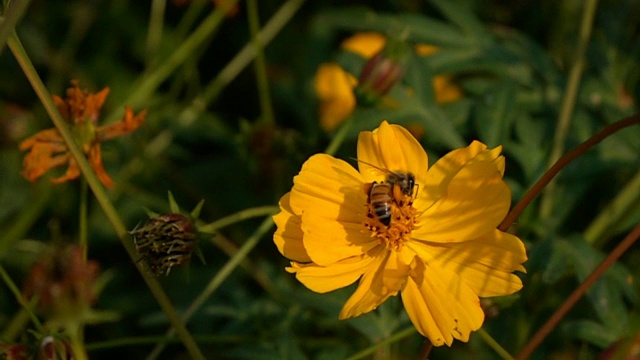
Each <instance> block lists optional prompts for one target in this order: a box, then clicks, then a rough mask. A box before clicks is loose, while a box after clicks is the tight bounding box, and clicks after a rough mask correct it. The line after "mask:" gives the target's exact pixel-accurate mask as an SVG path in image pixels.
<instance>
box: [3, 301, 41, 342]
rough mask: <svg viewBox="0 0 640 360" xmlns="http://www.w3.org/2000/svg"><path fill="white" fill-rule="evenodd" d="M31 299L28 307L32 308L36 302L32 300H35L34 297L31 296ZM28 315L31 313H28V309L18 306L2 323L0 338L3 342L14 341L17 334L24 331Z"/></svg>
mask: <svg viewBox="0 0 640 360" xmlns="http://www.w3.org/2000/svg"><path fill="white" fill-rule="evenodd" d="M31 300H32V301H31V303H30V304H29V308H32V307H33V306H34V305H35V304H36V302H35V301H33V300H36V299H35V298H32V299H31ZM30 317H31V314H29V311H27V310H26V309H25V308H20V311H18V312H17V313H15V314H14V315H13V317H12V318H11V320H9V321H7V322H6V324H4V329H3V330H2V333H1V334H0V339H2V341H4V342H5V343H11V342H14V341H15V339H16V338H17V337H18V336H19V335H21V334H24V333H25V327H26V326H27V323H28V322H29V319H30Z"/></svg>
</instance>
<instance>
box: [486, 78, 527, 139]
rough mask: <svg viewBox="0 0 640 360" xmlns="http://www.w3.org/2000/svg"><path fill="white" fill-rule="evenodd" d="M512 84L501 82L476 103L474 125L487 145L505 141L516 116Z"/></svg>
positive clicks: (514, 92)
mask: <svg viewBox="0 0 640 360" xmlns="http://www.w3.org/2000/svg"><path fill="white" fill-rule="evenodd" d="M516 91H517V88H516V86H514V84H512V83H509V82H503V83H502V84H501V86H499V87H498V88H496V89H494V90H493V91H492V92H491V93H488V94H486V95H485V96H484V98H483V99H482V101H481V102H480V103H479V104H478V110H477V112H476V116H475V125H476V129H477V131H478V134H479V136H480V140H482V141H483V142H484V143H485V144H487V145H488V146H489V147H496V146H498V145H502V144H505V143H507V141H508V138H509V135H510V133H511V127H512V126H513V123H514V121H515V120H516V118H517V117H518V115H519V113H518V110H517V108H516V102H515V97H516V96H515V94H516Z"/></svg>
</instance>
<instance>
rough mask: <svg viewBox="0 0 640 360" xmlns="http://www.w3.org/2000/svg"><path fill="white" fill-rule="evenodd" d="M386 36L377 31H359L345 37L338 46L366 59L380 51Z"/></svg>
mask: <svg viewBox="0 0 640 360" xmlns="http://www.w3.org/2000/svg"><path fill="white" fill-rule="evenodd" d="M386 41H387V38H386V37H385V36H384V35H382V34H380V33H377V32H361V33H357V34H355V35H353V36H351V37H349V38H347V39H345V40H344V41H343V42H342V44H340V47H341V48H343V49H345V50H348V51H351V52H353V53H356V54H358V55H360V56H362V57H363V58H365V59H368V58H370V57H372V56H373V55H375V54H376V53H378V52H380V51H381V50H382V48H383V47H384V44H385V43H386Z"/></svg>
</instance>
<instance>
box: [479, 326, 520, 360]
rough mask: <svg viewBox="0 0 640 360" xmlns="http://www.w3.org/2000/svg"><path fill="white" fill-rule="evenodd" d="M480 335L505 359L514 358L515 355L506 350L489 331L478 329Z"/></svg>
mask: <svg viewBox="0 0 640 360" xmlns="http://www.w3.org/2000/svg"><path fill="white" fill-rule="evenodd" d="M477 333H478V335H480V337H481V338H482V340H484V342H485V343H486V344H487V345H489V347H490V348H491V349H493V351H495V352H496V354H498V356H500V357H501V358H502V359H504V360H513V356H511V354H509V352H508V351H507V350H505V349H504V348H503V347H502V346H501V345H500V344H499V343H498V342H497V341H495V340H494V339H493V338H492V337H491V335H489V333H488V332H486V331H484V329H482V328H480V329H479V330H478V331H477Z"/></svg>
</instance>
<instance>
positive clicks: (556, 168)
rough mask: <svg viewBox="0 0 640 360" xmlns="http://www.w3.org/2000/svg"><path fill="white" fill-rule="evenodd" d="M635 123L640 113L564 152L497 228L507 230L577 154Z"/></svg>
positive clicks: (639, 119)
mask: <svg viewBox="0 0 640 360" xmlns="http://www.w3.org/2000/svg"><path fill="white" fill-rule="evenodd" d="M635 124H640V113H638V114H635V115H633V116H630V117H628V118H625V119H622V120H619V121H617V122H615V123H613V124H611V125H609V126H607V127H605V128H604V129H602V130H600V131H599V132H597V133H596V134H595V135H593V136H592V137H590V138H589V139H588V140H587V141H585V142H583V143H582V144H580V145H578V146H577V147H576V148H574V149H573V150H571V151H569V152H568V153H566V154H565V155H564V156H563V157H561V158H560V159H559V160H558V161H556V163H555V164H553V166H552V167H551V168H550V169H549V170H547V172H546V173H544V175H542V177H541V178H540V180H538V181H537V182H536V183H535V184H534V185H533V186H532V187H531V189H529V191H527V193H526V194H525V195H524V196H523V197H522V199H520V201H519V202H518V204H516V206H514V207H513V209H512V210H511V212H509V214H508V215H507V216H506V217H505V218H504V220H502V223H500V225H499V226H498V229H499V230H502V231H507V229H509V227H510V226H511V225H512V224H513V222H514V221H516V219H517V218H518V217H519V216H520V214H522V212H523V211H524V209H526V208H527V206H529V204H530V203H531V202H532V201H533V199H535V197H536V196H537V195H538V194H539V193H540V192H541V191H542V189H544V187H545V186H547V184H549V182H550V181H551V180H553V178H554V177H555V176H556V175H558V173H559V172H560V170H562V169H563V168H564V167H565V166H567V165H569V163H571V162H572V161H573V160H575V159H576V158H577V157H578V156H580V155H582V153H584V152H585V151H587V150H589V149H590V148H592V147H593V146H595V145H596V144H598V143H599V142H600V141H602V140H604V139H606V138H607V137H608V136H610V135H611V134H614V133H615V132H617V131H619V130H622V129H624V128H625V127H627V126H631V125H635Z"/></svg>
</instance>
